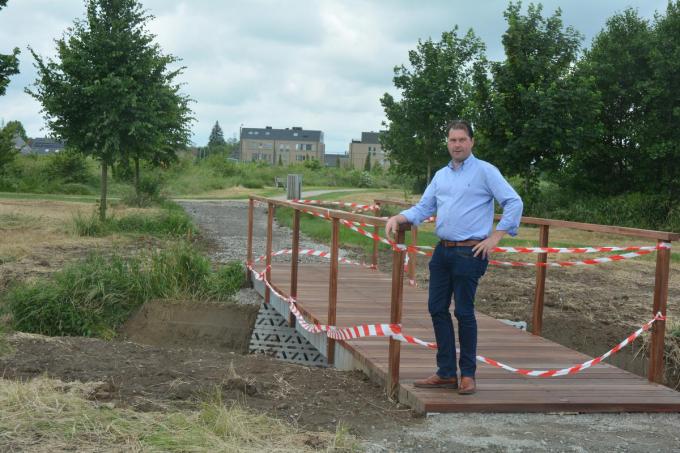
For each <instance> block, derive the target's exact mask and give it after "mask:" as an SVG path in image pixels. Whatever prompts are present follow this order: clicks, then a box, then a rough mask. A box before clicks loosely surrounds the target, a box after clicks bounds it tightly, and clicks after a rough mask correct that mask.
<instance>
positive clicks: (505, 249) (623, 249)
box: [408, 242, 672, 253]
mask: <svg viewBox="0 0 680 453" xmlns="http://www.w3.org/2000/svg"><path fill="white" fill-rule="evenodd" d="M671 247H672V246H671V244H670V243H668V242H662V243H659V244H657V245H633V246H627V247H617V246H610V247H495V248H494V249H492V250H491V252H495V253H604V252H631V251H650V252H653V251H656V250H660V249H670V248H671ZM408 249H409V251H411V249H416V250H432V249H434V247H432V246H429V245H411V246H409V247H408Z"/></svg>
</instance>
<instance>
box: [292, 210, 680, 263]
mask: <svg viewBox="0 0 680 453" xmlns="http://www.w3.org/2000/svg"><path fill="white" fill-rule="evenodd" d="M303 212H306V213H307V214H312V215H314V216H317V217H321V218H324V219H326V220H328V219H329V217H328V216H324V215H322V214H317V213H314V212H310V211H305V210H303ZM340 223H341V224H342V225H344V226H345V227H347V228H349V229H350V230H353V231H356V232H357V233H359V234H362V235H364V236H366V237H368V238H371V239H373V240H374V241H378V242H382V243H383V244H387V245H389V246H390V247H392V249H393V250H401V251H403V250H406V251H408V252H413V253H417V254H419V255H425V256H431V255H432V252H425V251H423V250H427V249H430V250H431V249H432V248H433V247H431V246H418V245H408V246H407V245H405V244H397V243H396V242H394V241H391V240H389V239H387V238H384V237H382V236H380V235H379V234H377V233H372V232H370V231H366V230H365V229H364V228H362V227H368V226H371V225H367V224H365V223H360V222H350V221H348V220H344V219H340ZM670 248H671V244H670V243H667V242H662V243H659V244H657V245H649V246H646V245H644V246H627V247H617V246H608V247H495V248H494V249H492V250H491V252H492V253H494V252H495V253H598V252H600V253H601V252H613V251H630V252H629V253H624V254H620V255H611V256H607V257H602V258H592V259H587V260H581V261H557V262H551V263H541V262H538V263H530V262H521V261H498V260H489V264H491V265H493V266H505V267H573V266H584V265H594V264H602V263H611V262H614V261H622V260H626V259H631V258H637V257H638V256H642V255H648V254H650V253H652V252H654V251H656V250H660V249H670ZM407 257H408V255H407Z"/></svg>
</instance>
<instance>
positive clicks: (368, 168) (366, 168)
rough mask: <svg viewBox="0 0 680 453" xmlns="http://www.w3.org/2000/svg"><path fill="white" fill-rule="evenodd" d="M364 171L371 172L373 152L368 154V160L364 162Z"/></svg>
mask: <svg viewBox="0 0 680 453" xmlns="http://www.w3.org/2000/svg"><path fill="white" fill-rule="evenodd" d="M364 171H371V152H370V151H369V152H368V154H366V160H365V161H364Z"/></svg>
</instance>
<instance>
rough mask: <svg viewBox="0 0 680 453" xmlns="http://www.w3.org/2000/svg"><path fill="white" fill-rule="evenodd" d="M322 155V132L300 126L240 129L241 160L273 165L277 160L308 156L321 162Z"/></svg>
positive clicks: (300, 159) (307, 158)
mask: <svg viewBox="0 0 680 453" xmlns="http://www.w3.org/2000/svg"><path fill="white" fill-rule="evenodd" d="M325 154H326V153H325V145H324V142H323V132H321V131H312V130H306V129H303V128H301V127H291V128H285V129H274V128H272V127H271V126H267V127H265V128H263V129H260V128H252V127H244V128H242V129H241V148H240V155H239V159H240V160H241V162H254V161H265V162H267V163H269V164H272V165H276V164H278V163H279V162H281V163H282V164H283V165H289V164H292V163H296V162H297V163H301V162H303V161H305V160H310V159H315V160H318V161H319V162H324V161H325V160H324V155H325Z"/></svg>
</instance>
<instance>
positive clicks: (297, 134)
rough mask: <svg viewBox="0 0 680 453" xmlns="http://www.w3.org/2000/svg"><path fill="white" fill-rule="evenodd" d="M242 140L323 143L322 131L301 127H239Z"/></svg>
mask: <svg viewBox="0 0 680 453" xmlns="http://www.w3.org/2000/svg"><path fill="white" fill-rule="evenodd" d="M241 139H242V140H249V139H250V140H290V141H296V140H300V141H307V142H319V143H323V132H321V131H310V130H306V129H303V128H301V127H291V128H288V127H287V128H285V129H273V128H271V127H269V126H267V127H265V128H255V127H244V128H242V129H241Z"/></svg>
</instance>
